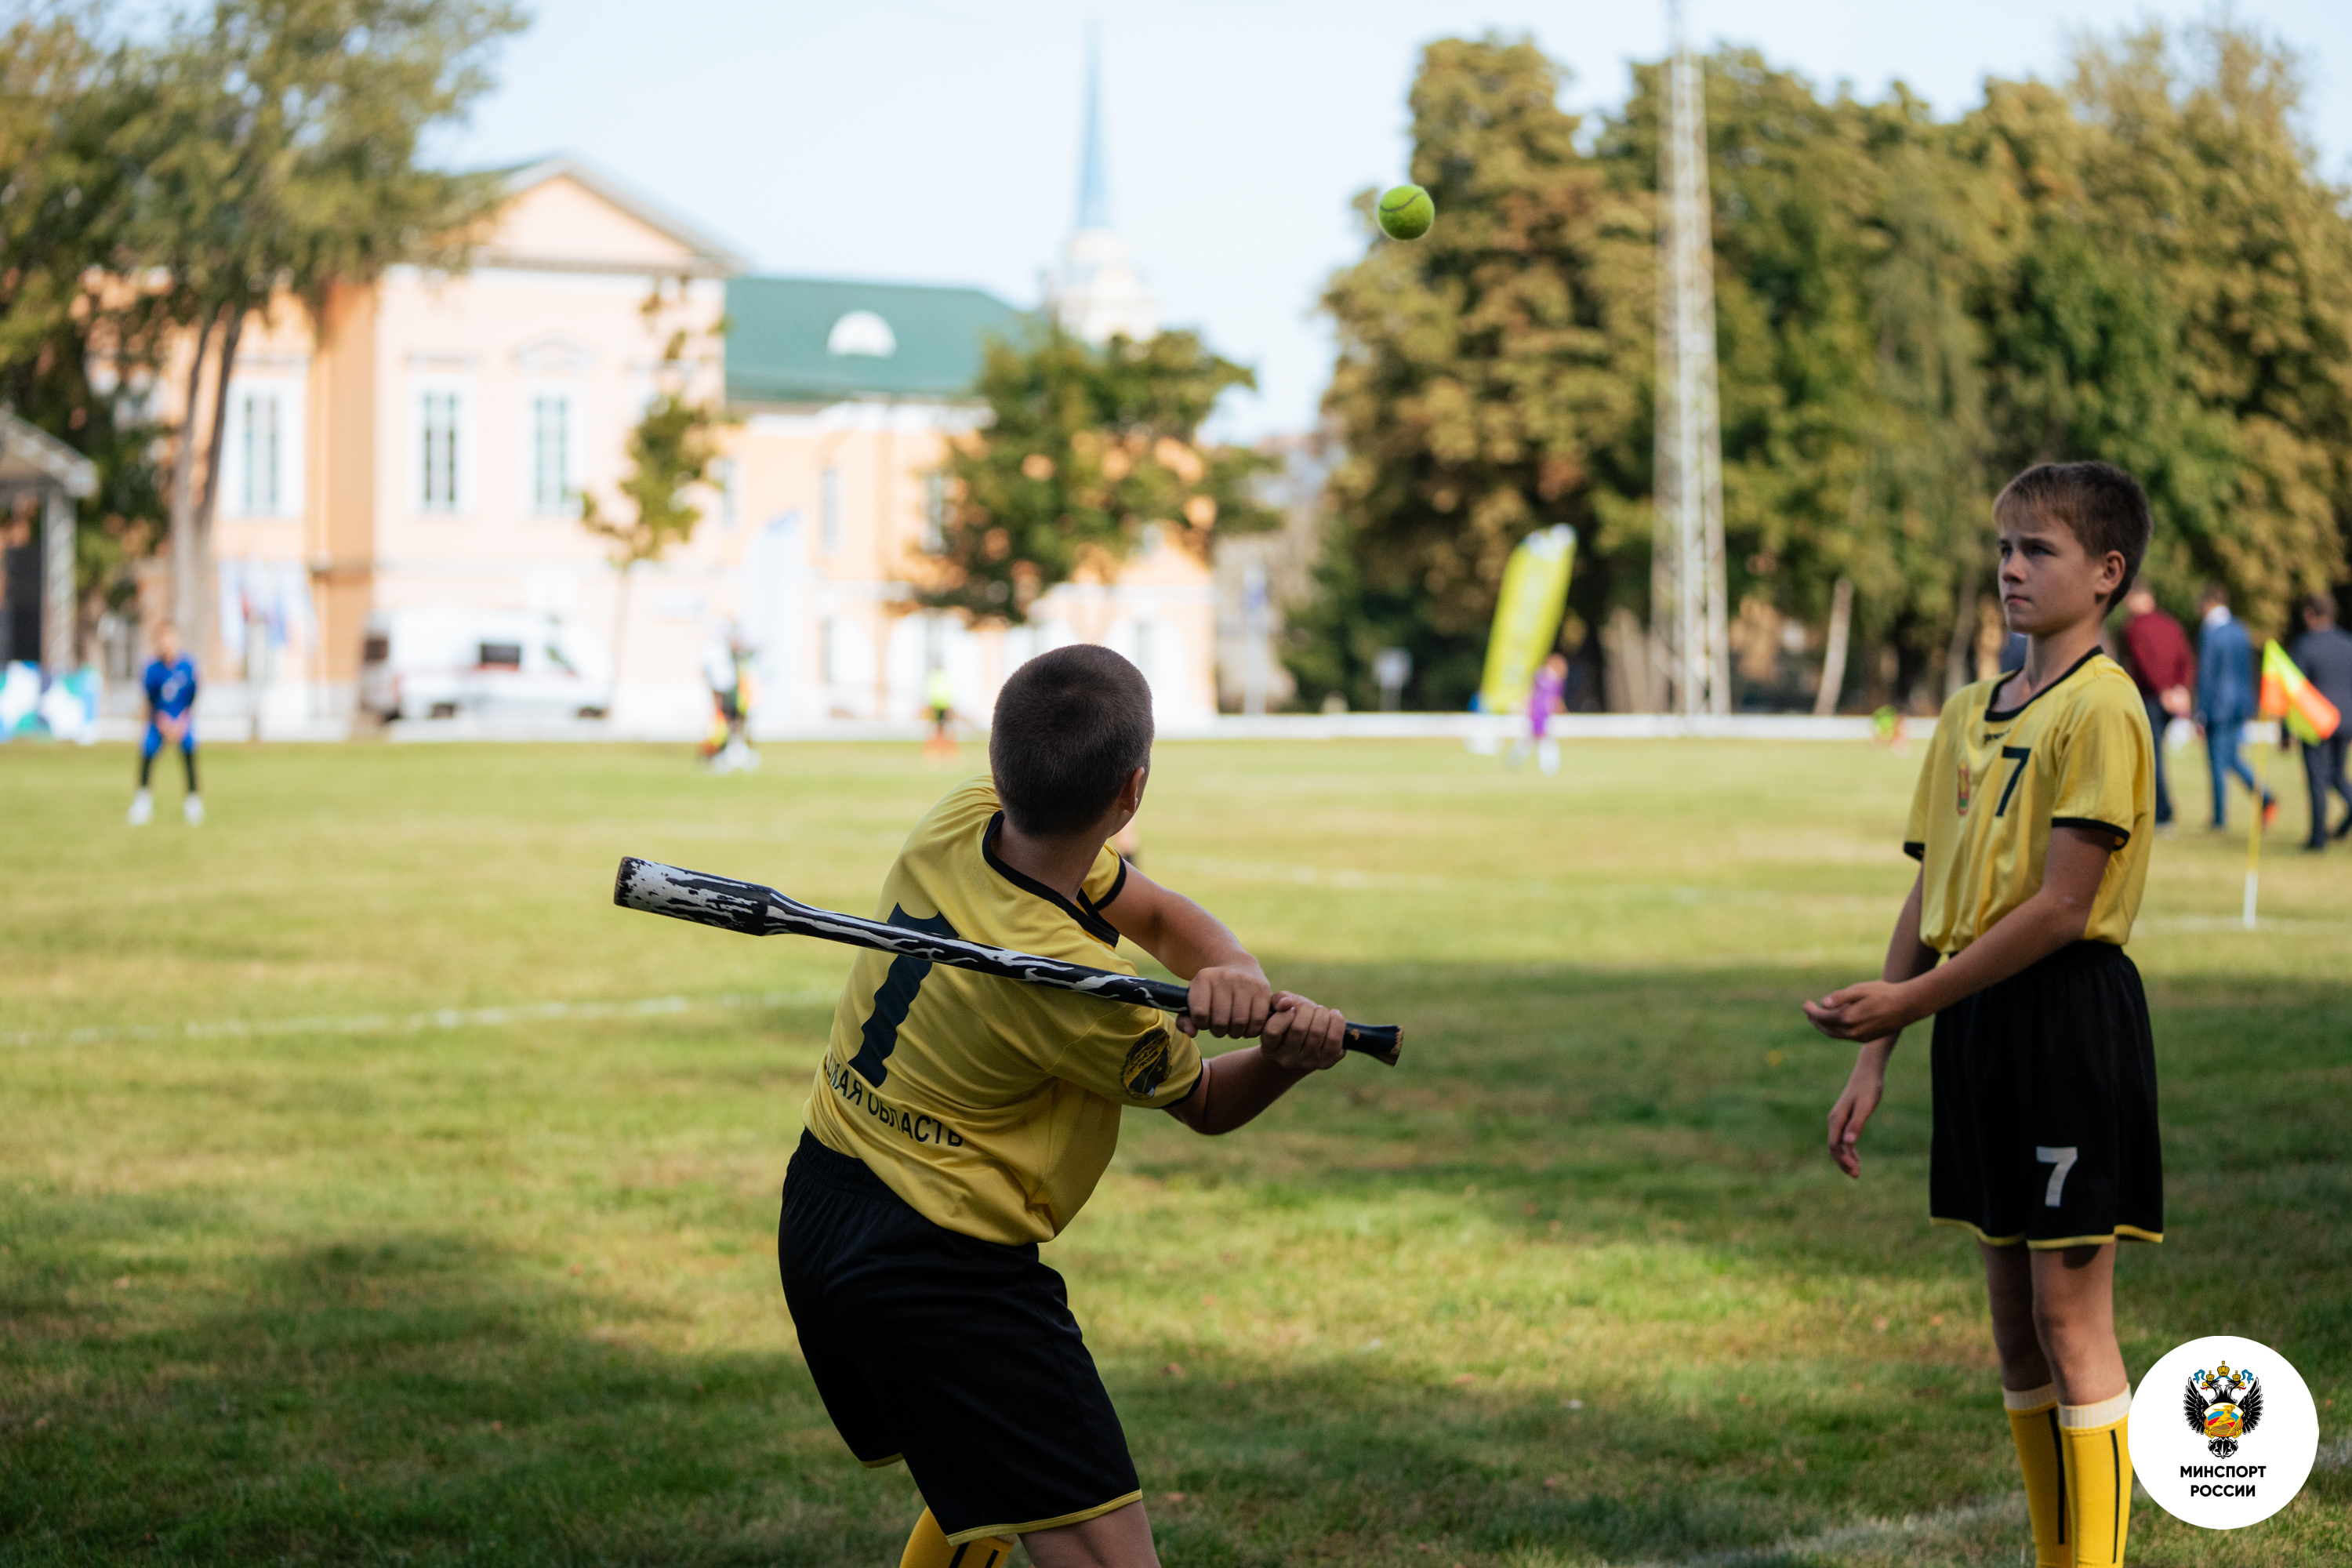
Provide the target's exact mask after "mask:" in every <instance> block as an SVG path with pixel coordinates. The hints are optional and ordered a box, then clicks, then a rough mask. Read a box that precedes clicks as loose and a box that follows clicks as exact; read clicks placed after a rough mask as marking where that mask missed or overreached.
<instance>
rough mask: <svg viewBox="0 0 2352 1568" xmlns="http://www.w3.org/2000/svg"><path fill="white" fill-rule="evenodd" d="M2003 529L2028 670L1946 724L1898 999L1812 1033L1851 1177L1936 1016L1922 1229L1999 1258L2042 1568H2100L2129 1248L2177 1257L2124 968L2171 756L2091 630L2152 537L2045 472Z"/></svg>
mask: <svg viewBox="0 0 2352 1568" xmlns="http://www.w3.org/2000/svg"><path fill="white" fill-rule="evenodd" d="M1993 516H1994V521H1996V523H1997V524H1998V525H1999V529H2000V594H2001V609H2002V611H2003V613H2004V615H2005V616H2007V618H2008V621H2009V626H2010V629H2011V630H2012V631H2016V632H2021V633H2023V634H2024V635H2025V637H2026V638H2027V648H2026V656H2025V666H2024V668H2021V669H2020V670H2018V671H2016V672H2015V673H2014V674H2011V675H2007V676H2004V677H2001V678H2000V679H1994V680H1986V681H1979V682H1978V683H1977V684H1976V685H1974V686H1970V687H1968V688H1967V689H1964V690H1962V691H1960V692H1958V694H1956V695H1955V696H1954V697H1953V698H1952V700H1950V701H1948V702H1947V703H1945V704H1944V713H1943V717H1942V719H1941V720H1940V721H1938V722H1937V726H1936V738H1935V741H1934V742H1933V744H1931V745H1930V746H1929V747H1928V749H1927V760H1926V761H1925V762H1924V763H1921V765H1920V769H1919V784H1918V788H1917V791H1916V794H1915V795H1914V797H1913V800H1912V805H1911V826H1910V831H1909V833H1908V834H1907V835H1906V840H1907V841H1906V843H1905V845H1904V848H1905V850H1906V852H1907V853H1909V854H1910V855H1911V856H1912V857H1914V858H1916V859H1917V860H1918V861H1919V862H1920V868H1919V876H1918V879H1917V880H1916V881H1915V882H1914V883H1913V884H1912V888H1911V896H1910V898H1909V899H1908V900H1906V902H1905V903H1904V906H1903V913H1902V915H1901V916H1900V917H1899V918H1898V919H1897V920H1896V921H1895V939H1894V942H1892V943H1891V944H1890V945H1889V947H1888V949H1887V953H1886V967H1885V978H1884V979H1881V980H1874V981H1865V982H1864V983H1863V984H1859V985H1849V986H1847V987H1846V988H1845V989H1844V990H1843V991H1837V992H1832V994H1830V995H1828V996H1826V997H1824V998H1822V1000H1821V1001H1820V1002H1818V1003H1814V1002H1808V1003H1807V1004H1805V1013H1806V1016H1809V1017H1810V1018H1811V1020H1812V1022H1813V1024H1814V1026H1815V1027H1817V1028H1819V1029H1820V1030H1821V1031H1822V1033H1823V1034H1825V1035H1829V1036H1831V1037H1833V1038H1836V1039H1842V1040H1857V1041H1860V1042H1863V1044H1862V1050H1861V1053H1860V1055H1859V1057H1858V1058H1856V1060H1855V1062H1854V1067H1853V1076H1852V1078H1851V1079H1848V1080H1847V1083H1846V1087H1845V1092H1844V1093H1843V1095H1841V1096H1840V1097H1839V1098H1838V1102H1837V1105H1836V1107H1835V1109H1833V1110H1831V1112H1830V1118H1829V1138H1830V1152H1831V1153H1832V1155H1833V1156H1834V1157H1835V1158H1836V1160H1837V1162H1838V1164H1839V1165H1840V1166H1841V1167H1842V1168H1843V1170H1844V1172H1845V1173H1846V1174H1847V1175H1849V1176H1856V1175H1859V1174H1860V1173H1861V1163H1860V1160H1859V1157H1858V1155H1857V1153H1856V1152H1855V1145H1856V1141H1857V1140H1858V1139H1859V1138H1860V1136H1861V1134H1862V1129H1863V1124H1864V1122H1866V1121H1869V1120H1870V1116H1871V1113H1872V1112H1873V1111H1874V1110H1876V1109H1877V1108H1878V1101H1879V1096H1880V1094H1881V1092H1882V1090H1883V1089H1884V1087H1885V1077H1886V1058H1888V1056H1889V1055H1890V1054H1892V1053H1893V1051H1894V1049H1895V1039H1896V1037H1898V1036H1899V1035H1900V1034H1901V1032H1902V1030H1903V1027H1904V1026H1905V1025H1906V1024H1911V1023H1916V1022H1917V1021H1918V1020H1919V1019H1922V1018H1925V1017H1927V1016H1930V1015H1931V1014H1932V1015H1933V1016H1934V1017H1935V1020H1936V1030H1935V1042H1934V1047H1933V1051H1932V1065H1933V1077H1934V1084H1935V1141H1934V1144H1933V1150H1932V1153H1931V1155H1930V1161H1929V1174H1928V1212H1929V1214H1930V1215H1932V1217H1933V1218H1934V1220H1935V1222H1936V1223H1937V1224H1938V1225H1948V1226H1958V1228H1960V1229H1962V1230H1966V1231H1968V1232H1969V1233H1970V1234H1972V1235H1973V1236H1974V1237H1976V1239H1977V1244H1978V1246H1979V1248H1980V1249H1981V1250H1982V1253H1983V1256H1984V1266H1985V1284H1986V1288H1987V1290H1988V1293H1989V1294H1990V1297H1991V1303H1992V1331H1993V1343H1994V1346H1995V1348H1996V1349H1997V1351H1998V1352H1999V1353H2000V1381H2001V1399H2002V1403H2003V1404H2004V1405H2007V1407H2008V1410H2009V1421H2010V1432H2011V1437H2012V1439H2013V1440H2014V1441H2015V1443H2016V1445H2017V1453H2018V1459H2019V1462H2020V1464H2021V1466H2022V1467H2023V1468H2024V1471H2025V1492H2026V1501H2027V1505H2028V1508H2029V1510H2030V1512H2031V1514H2032V1524H2033V1543H2034V1562H2035V1563H2037V1564H2040V1565H2042V1568H2106V1565H2107V1564H2111V1563H2121V1562H2122V1561H2123V1560H2124V1538H2125V1534H2126V1527H2127V1525H2128V1523H2129V1521H2130V1515H2131V1460H2130V1458H2129V1457H2128V1454H2127V1452H2126V1447H2125V1427H2126V1414H2127V1412H2128V1411H2129V1409H2130V1407H2131V1384H2130V1380H2129V1378H2128V1377H2127V1376H2126V1373H2125V1371H2124V1360H2123V1352H2122V1351H2121V1349H2120V1348H2119V1347H2118V1346H2117V1344H2116V1329H2115V1264H2116V1241H2117V1239H2118V1238H2122V1237H2129V1238H2130V1239H2132V1240H2135V1241H2161V1240H2163V1239H2164V1166H2163V1158H2162V1155H2161V1152H2159V1150H2158V1142H2157V1117H2156V1057H2155V1047H2154V1044H2153V1042H2152V1041H2151V1039H2150V1037H2149V1034H2148V1022H2147V997H2146V996H2145V995H2144V994H2143V993H2142V992H2141V989H2140V982H2139V972H2138V971H2137V969H2135V968H2134V967H2133V966H2132V962H2131V960H2129V959H2128V958H2126V957H2125V956H2124V951H2123V946H2124V942H2125V939H2126V938H2127V937H2129V936H2130V934H2131V925H2132V919H2133V917H2134V915H2135V914H2137V911H2138V909H2139V899H2140V889H2141V887H2142V885H2143V884H2144V883H2145V882H2146V880H2147V844H2148V835H2149V830H2150V828H2151V826H2152V825H2153V819H2154V816H2155V790H2156V779H2155V766H2156V762H2155V748H2154V745H2153V742H2152V741H2151V738H2150V736H2149V734H2148V728H2147V714H2146V712H2145V710H2143V707H2142V704H2141V702H2140V700H2139V694H2138V691H2137V689H2136V688H2135V687H2134V686H2133V684H2132V679H2131V678H2130V677H2129V676H2128V675H2126V674H2125V673H2124V671H2123V669H2122V668H2121V667H2120V666H2118V665H2116V663H2115V661H2114V660H2112V659H2110V658H2107V657H2106V656H2105V654H2103V653H2101V652H2100V651H2099V625H2100V622H2101V620H2102V619H2103V618H2104V617H2105V615H2106V613H2107V611H2108V609H2109V608H2110V607H2111V606H2112V605H2114V604H2115V603H2116V601H2117V600H2118V599H2120V598H2121V597H2122V596H2123V595H2124V593H2125V591H2126V589H2128V588H2129V587H2130V586H2131V584H2132V579H2133V578H2134V576H2136V575H2137V573H2138V571H2139V564H2140V562H2141V561H2142V559H2144V558H2145V557H2146V555H2147V546H2148V541H2149V538H2150V535H2151V533H2152V532H2153V523H2152V521H2151V520H2150V518H2149V514H2148V508H2147V497H2146V496H2145V495H2144V494H2142V493H2141V490H2140V488H2139V486H2138V485H2137V483H2136V482H2134V480H2133V479H2132V478H2131V476H2130V475H2128V474H2126V473H2125V472H2124V471H2123V470H2122V469H2120V468H2113V467H2111V466H2109V465H2108V464H2105V463H2045V464H2042V465H2041V466H2039V467H2037V468H2029V469H2027V470H2026V471H2025V472H2024V473H2022V474H2020V475H2019V476H2018V477H2017V478H2016V479H2012V480H2011V481H2010V483H2009V486H2008V488H2007V489H2004V490H2002V491H2001V493H2000V499H1999V500H1996V501H1995V502H1994V503H1993Z"/></svg>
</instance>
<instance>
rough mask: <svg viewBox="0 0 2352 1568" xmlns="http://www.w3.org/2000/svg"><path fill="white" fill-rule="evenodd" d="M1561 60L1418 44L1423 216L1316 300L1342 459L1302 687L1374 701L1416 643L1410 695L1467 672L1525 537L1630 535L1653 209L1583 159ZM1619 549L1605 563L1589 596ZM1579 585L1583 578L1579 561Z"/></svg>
mask: <svg viewBox="0 0 2352 1568" xmlns="http://www.w3.org/2000/svg"><path fill="white" fill-rule="evenodd" d="M1559 89H1560V76H1559V69H1558V68H1556V67H1555V66H1554V65H1553V64H1552V62H1551V61H1550V60H1549V59H1547V58H1544V56H1543V55H1542V54H1541V52H1539V51H1538V49H1537V48H1536V47H1534V46H1533V45H1531V44H1528V43H1524V42H1522V43H1504V42H1501V41H1499V40H1496V39H1493V38H1489V39H1487V40H1486V41H1484V42H1480V43H1465V42H1462V41H1459V40H1453V39H1448V40H1443V41H1440V42H1438V43H1434V44H1432V45H1431V46H1430V47H1429V48H1428V51H1427V53H1426V54H1425V56H1424V57H1423V66H1422V71H1421V74H1420V76H1419V77H1418V78H1417V79H1415V81H1414V83H1413V88H1412V100H1411V101H1412V135H1413V146H1414V151H1413V156H1412V169H1411V174H1412V180H1413V182H1414V183H1415V184H1420V185H1423V186H1424V187H1426V188H1427V190H1428V191H1429V193H1430V195H1431V196H1432V198H1433V200H1434V201H1435V203H1436V206H1437V215H1438V216H1437V223H1436V226H1435V227H1433V229H1432V230H1431V231H1430V233H1429V235H1428V237H1426V238H1423V239H1421V240H1418V241H1415V242H1413V243H1412V244H1409V245H1408V244H1399V243H1397V242H1395V241H1392V240H1389V239H1386V238H1383V237H1380V236H1379V230H1378V227H1377V225H1376V223H1375V221H1374V217H1373V213H1372V203H1373V201H1374V200H1375V194H1374V193H1372V192H1370V191H1367V192H1365V193H1363V194H1362V195H1360V196H1359V197H1358V199H1357V210H1358V211H1359V213H1360V215H1362V219H1363V224H1364V228H1365V232H1366V233H1367V234H1368V235H1370V236H1371V237H1372V238H1371V243H1370V249H1369V251H1368V252H1367V254H1366V256H1365V258H1364V259H1363V260H1362V261H1361V262H1360V263H1359V264H1358V265H1356V266H1355V267H1353V268H1349V269H1348V270H1347V271H1345V272H1342V273H1340V274H1339V276H1338V277H1337V278H1335V279H1333V280H1332V282H1331V286H1330V288H1329V290H1328V292H1327V293H1326V295H1325V296H1324V308H1325V309H1326V310H1328V311H1329V312H1330V314H1331V317H1332V319H1333V321H1335V323H1336V324H1337V326H1338V328H1339V363H1338V364H1337V366H1336V367H1335V368H1334V370H1333V372H1332V380H1331V388H1330V391H1329V392H1328V394H1327V395H1326V397H1325V401H1324V407H1325V410H1326V412H1327V414H1328V416H1329V417H1330V418H1331V419H1333V420H1334V421H1335V422H1336V424H1337V425H1338V426H1339V431H1340V433H1341V436H1342V438H1343V440H1344V443H1345V446H1346V449H1347V453H1348V456H1347V458H1346V459H1345V460H1344V461H1343V462H1342V463H1341V464H1340V465H1339V468H1337V469H1336V470H1335V472H1334V473H1333V475H1332V479H1331V488H1330V495H1331V501H1332V508H1333V511H1334V513H1335V515H1336V517H1337V519H1338V520H1339V527H1338V529H1337V530H1336V531H1335V532H1334V534H1333V536H1332V539H1331V547H1330V549H1329V551H1328V561H1327V563H1326V565H1325V567H1324V570H1323V574H1322V577H1323V581H1324V583H1325V584H1326V585H1327V587H1328V588H1329V589H1330V590H1331V593H1330V595H1328V596H1327V597H1326V598H1325V599H1324V600H1323V601H1322V602H1321V603H1320V604H1318V605H1309V606H1307V607H1305V608H1304V611H1303V615H1302V614H1294V616H1293V621H1292V624H1293V631H1294V645H1293V647H1292V650H1291V653H1290V663H1291V667H1292V669H1293V672H1294V673H1295V674H1297V676H1298V677H1299V680H1300V685H1301V690H1302V693H1303V694H1304V695H1306V696H1307V697H1308V698H1310V699H1311V698H1313V697H1315V696H1317V695H1318V694H1319V693H1320V692H1321V691H1324V690H1328V689H1335V688H1336V689H1340V690H1342V691H1344V692H1346V693H1347V694H1348V695H1349V698H1350V700H1352V701H1354V702H1356V703H1358V704H1359V705H1369V704H1370V701H1371V700H1372V694H1373V688H1372V684H1371V675H1370V658H1371V654H1372V652H1373V651H1375V650H1377V649H1378V648H1381V647H1404V648H1406V649H1408V650H1409V651H1411V652H1412V656H1413V676H1412V684H1411V685H1410V686H1409V687H1408V688H1407V690H1408V692H1409V693H1410V694H1411V698H1412V700H1414V701H1415V702H1416V704H1426V705H1430V706H1438V707H1452V706H1458V705H1459V704H1460V702H1461V701H1463V700H1465V699H1466V698H1467V697H1468V695H1469V693H1470V691H1471V690H1472V689H1475V686H1476V684H1477V667H1478V658H1479V653H1480V649H1481V648H1482V647H1484V644H1485V638H1486V622H1487V620H1488V618H1489V617H1490V616H1492V614H1493V611H1494V604H1495V594H1496V588H1497V587H1498V585H1499V584H1500V583H1501V580H1502V571H1503V563H1504V562H1505V561H1506V560H1507V559H1508V557H1509V554H1510V551H1511V547H1512V546H1513V545H1514V544H1515V543H1516V542H1517V541H1518V540H1519V539H1521V538H1522V537H1524V536H1525V535H1527V534H1528V533H1529V532H1532V531H1534V530H1536V529H1538V528H1542V527H1548V526H1549V525H1551V524H1553V523H1559V522H1565V523H1570V524H1572V525H1574V526H1575V527H1576V529H1577V531H1578V532H1579V534H1580V536H1581V537H1582V538H1583V539H1584V540H1585V541H1586V542H1588V543H1590V542H1591V541H1592V540H1593V539H1595V538H1596V537H1601V538H1604V539H1608V540H1610V541H1611V542H1612V544H1618V545H1622V540H1623V536H1624V535H1625V534H1626V533H1628V532H1629V531H1646V528H1647V523H1646V521H1644V518H1645V516H1646V514H1645V513H1641V512H1640V511H1639V509H1638V508H1637V507H1635V506H1631V505H1626V504H1623V498H1624V497H1626V496H1628V495H1632V494H1637V493H1640V492H1642V491H1643V489H1645V488H1646V484H1647V479H1646V475H1647V473H1648V450H1647V439H1648V430H1649V410H1648V398H1649V384H1650V375H1651V370H1650V352H1651V351H1650V327H1649V322H1648V320H1647V317H1646V315H1645V314H1644V312H1645V311H1646V310H1648V309H1649V304H1648V294H1647V290H1648V289H1649V288H1650V283H1649V274H1650V270H1651V268H1653V266H1654V262H1653V260H1652V251H1651V244H1650V236H1651V231H1650V217H1649V212H1648V209H1647V206H1646V205H1645V204H1644V203H1643V201H1642V200H1640V199H1639V198H1638V197H1636V196H1634V195H1629V194H1628V193H1627V192H1624V191H1622V190H1620V189H1617V188H1614V187H1612V184H1610V182H1609V181H1608V179H1607V178H1606V177H1605V172H1604V170H1603V169H1602V168H1601V166H1600V165H1598V164H1597V163H1594V162H1593V161H1592V160H1591V159H1590V158H1588V157H1586V156H1585V155H1584V154H1583V153H1580V152H1579V151H1578V148H1577V145H1576V140H1575V138H1576V136H1577V133H1578V130H1579V121H1578V119H1577V117H1576V116H1573V115H1570V114H1567V113H1564V112H1563V111H1562V110H1560V109H1559V102H1558V100H1559ZM1621 553H1622V550H1613V549H1609V548H1604V549H1603V551H1602V552H1601V554H1600V555H1599V557H1598V558H1597V559H1598V560H1599V562H1600V563H1601V566H1600V573H1599V576H1600V589H1599V591H1601V592H1606V589H1607V584H1608V579H1609V573H1610V567H1611V565H1612V564H1613V563H1614V561H1615V559H1616V557H1617V556H1618V555H1619V554H1621ZM1579 566H1580V577H1581V578H1582V580H1581V581H1580V583H1579V584H1578V586H1579V589H1580V601H1581V600H1582V599H1584V598H1586V597H1589V596H1590V595H1591V594H1593V593H1594V592H1595V591H1596V589H1595V585H1594V583H1593V580H1592V577H1591V575H1589V574H1586V569H1585V563H1584V562H1582V561H1580V563H1579Z"/></svg>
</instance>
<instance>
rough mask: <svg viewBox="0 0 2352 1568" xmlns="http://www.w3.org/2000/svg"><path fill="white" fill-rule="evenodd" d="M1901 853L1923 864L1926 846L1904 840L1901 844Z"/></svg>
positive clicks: (1925, 857) (1925, 860) (1925, 859)
mask: <svg viewBox="0 0 2352 1568" xmlns="http://www.w3.org/2000/svg"><path fill="white" fill-rule="evenodd" d="M1903 853H1905V854H1906V855H1908V856H1910V857H1911V858H1913V859H1914V860H1916V861H1919V862H1920V863H1921V864H1923V865H1924V864H1925V863H1926V862H1927V846H1926V845H1925V844H1916V843H1911V842H1908V841H1906V843H1905V844H1904V846H1903Z"/></svg>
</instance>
